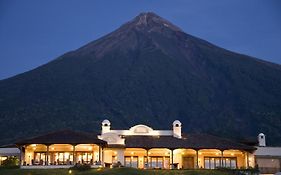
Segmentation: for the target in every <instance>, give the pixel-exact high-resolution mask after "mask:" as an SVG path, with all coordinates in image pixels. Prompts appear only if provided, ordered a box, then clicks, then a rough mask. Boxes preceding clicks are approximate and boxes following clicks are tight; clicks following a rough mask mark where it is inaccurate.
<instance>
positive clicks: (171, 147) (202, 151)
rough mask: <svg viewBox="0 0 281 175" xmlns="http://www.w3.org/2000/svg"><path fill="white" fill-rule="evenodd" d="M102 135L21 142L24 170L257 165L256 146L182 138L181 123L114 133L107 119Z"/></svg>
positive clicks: (62, 133)
mask: <svg viewBox="0 0 281 175" xmlns="http://www.w3.org/2000/svg"><path fill="white" fill-rule="evenodd" d="M101 125H102V126H101V127H102V130H101V133H100V135H94V134H91V133H84V132H76V131H71V130H63V131H57V132H53V133H49V134H46V135H42V136H38V137H34V138H30V139H26V140H21V141H19V142H17V143H16V145H17V146H18V148H19V149H20V162H21V163H20V164H21V168H36V167H37V168H58V167H59V168H68V167H71V166H73V165H74V164H76V163H80V164H89V165H91V166H92V167H99V166H105V167H112V166H120V165H121V166H125V167H134V168H144V169H147V168H155V169H156V168H157V169H158V168H159V169H172V168H176V169H196V168H205V169H214V168H216V167H228V168H242V167H243V168H248V167H254V166H255V159H254V154H253V153H254V151H255V150H256V148H255V147H253V146H249V145H245V144H242V143H237V142H235V141H232V140H229V139H225V138H220V137H216V136H212V135H207V134H186V135H184V134H182V124H181V122H180V121H178V120H176V121H174V122H173V124H172V128H171V129H170V130H154V129H153V128H151V127H149V126H146V125H136V126H133V127H131V128H129V129H128V130H112V129H111V123H110V121H108V120H104V121H103V122H102V124H101Z"/></svg>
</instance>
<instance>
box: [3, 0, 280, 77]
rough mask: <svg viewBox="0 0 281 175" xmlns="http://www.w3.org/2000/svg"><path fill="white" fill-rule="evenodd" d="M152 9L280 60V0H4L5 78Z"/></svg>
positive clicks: (193, 30)
mask: <svg viewBox="0 0 281 175" xmlns="http://www.w3.org/2000/svg"><path fill="white" fill-rule="evenodd" d="M147 11H152V12H155V13H156V14H158V15H159V16H161V17H163V18H166V19H168V20H169V21H170V22H172V23H174V24H175V25H177V26H179V27H180V28H181V29H183V30H184V31H185V32H186V33H189V34H191V35H194V36H196V37H199V38H202V39H204V40H207V41H209V42H211V43H213V44H216V45H218V46H220V47H223V48H226V49H229V50H232V51H235V52H239V53H243V54H246V55H250V56H253V57H257V58H260V59H264V60H267V61H271V62H275V63H278V64H281V1H280V0H227V1H226V0H212V1H210V0H192V1H191V0H138V1H137V0H83V1H79V0H76V1H73V0H47V1H38V0H25V1H22V0H0V79H5V78H8V77H11V76H14V75H16V74H19V73H23V72H25V71H28V70H31V69H34V68H36V67H38V66H40V65H42V64H45V63H47V62H49V61H51V60H53V59H55V58H56V57H58V56H60V55H62V54H63V53H65V52H68V51H71V50H75V49H77V48H79V47H81V46H83V45H84V44H86V43H88V42H90V41H93V40H96V39H98V38H99V37H101V36H103V35H105V34H107V33H109V32H111V31H113V30H115V29H117V28H118V27H119V26H120V25H122V24H124V23H125V22H127V21H128V20H131V19H132V18H134V17H135V16H137V15H138V14H139V13H140V12H147Z"/></svg>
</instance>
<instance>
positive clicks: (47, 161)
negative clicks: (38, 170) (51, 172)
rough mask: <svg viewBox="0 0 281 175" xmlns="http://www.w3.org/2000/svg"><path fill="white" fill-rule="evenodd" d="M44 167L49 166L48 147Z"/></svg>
mask: <svg viewBox="0 0 281 175" xmlns="http://www.w3.org/2000/svg"><path fill="white" fill-rule="evenodd" d="M45 165H49V145H47V153H46V163H45Z"/></svg>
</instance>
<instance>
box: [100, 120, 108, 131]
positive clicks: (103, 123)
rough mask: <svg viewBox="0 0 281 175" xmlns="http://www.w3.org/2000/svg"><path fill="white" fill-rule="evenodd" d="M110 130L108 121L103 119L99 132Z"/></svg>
mask: <svg viewBox="0 0 281 175" xmlns="http://www.w3.org/2000/svg"><path fill="white" fill-rule="evenodd" d="M107 132H110V121H109V120H107V119H105V120H103V121H102V123H101V134H104V133H107Z"/></svg>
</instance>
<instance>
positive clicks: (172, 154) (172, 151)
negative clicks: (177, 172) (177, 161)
mask: <svg viewBox="0 0 281 175" xmlns="http://www.w3.org/2000/svg"><path fill="white" fill-rule="evenodd" d="M171 156H172V163H171V164H172V169H174V150H173V149H172V150H171Z"/></svg>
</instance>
